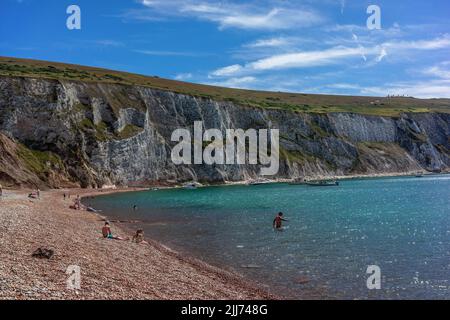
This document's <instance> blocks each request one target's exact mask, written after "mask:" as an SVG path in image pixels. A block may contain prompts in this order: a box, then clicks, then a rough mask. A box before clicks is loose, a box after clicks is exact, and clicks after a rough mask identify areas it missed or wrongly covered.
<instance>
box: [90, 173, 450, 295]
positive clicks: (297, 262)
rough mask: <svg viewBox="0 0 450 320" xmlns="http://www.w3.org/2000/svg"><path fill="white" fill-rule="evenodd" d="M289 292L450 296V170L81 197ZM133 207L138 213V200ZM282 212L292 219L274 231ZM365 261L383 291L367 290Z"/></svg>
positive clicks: (171, 244) (161, 238)
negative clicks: (312, 183) (311, 183)
mask: <svg viewBox="0 0 450 320" xmlns="http://www.w3.org/2000/svg"><path fill="white" fill-rule="evenodd" d="M85 202H86V203H90V204H91V205H92V206H94V207H96V208H99V209H103V210H104V211H105V212H106V214H107V215H108V216H110V217H112V218H113V217H115V218H118V217H119V218H121V219H138V220H140V221H142V222H141V223H139V226H140V227H143V228H144V230H145V232H146V235H147V236H148V237H151V238H154V239H157V240H159V241H160V242H162V243H164V244H166V245H168V246H169V247H172V248H174V249H176V250H179V251H181V252H184V253H188V254H190V255H193V256H195V257H198V258H200V259H202V260H204V261H207V262H209V263H211V264H213V265H217V266H220V267H224V268H227V269H231V270H234V271H237V272H239V273H241V274H243V275H245V276H247V277H248V278H249V279H254V280H256V281H258V282H260V283H262V284H264V285H266V286H268V287H269V288H270V289H271V290H272V291H274V292H276V293H278V294H282V295H285V296H287V297H290V298H329V299H335V298H336V299H343V298H344V299H354V298H356V299H411V298H419V299H423V298H426V299H450V176H448V175H436V176H427V177H423V178H414V177H398V178H381V179H367V180H363V179H362V180H348V181H342V183H341V186H339V187H323V188H321V187H308V186H301V185H298V186H293V185H288V184H271V185H260V186H224V187H207V188H200V189H197V190H185V189H172V190H158V191H145V192H135V193H124V194H118V195H111V196H100V197H97V198H94V199H89V200H87V201H85ZM133 205H137V206H138V209H137V210H136V211H133V210H132V206H133ZM278 211H283V212H284V213H285V218H287V219H289V222H287V223H286V224H285V226H286V229H285V230H284V231H283V232H279V231H274V230H273V229H272V220H273V218H274V217H275V214H276V213H277V212H278ZM133 227H136V228H137V227H138V226H133ZM369 265H377V266H379V267H380V268H381V276H382V279H381V290H368V289H367V285H366V280H367V278H368V277H369V275H368V274H366V271H367V267H368V266H369Z"/></svg>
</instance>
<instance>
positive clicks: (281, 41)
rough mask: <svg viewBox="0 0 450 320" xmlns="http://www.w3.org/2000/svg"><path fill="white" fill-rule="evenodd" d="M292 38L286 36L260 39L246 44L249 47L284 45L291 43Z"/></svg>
mask: <svg viewBox="0 0 450 320" xmlns="http://www.w3.org/2000/svg"><path fill="white" fill-rule="evenodd" d="M291 40H292V39H289V38H284V37H276V38H266V39H258V40H256V41H254V42H252V43H248V44H246V45H244V47H247V48H267V47H283V46H287V45H289V44H290V43H291Z"/></svg>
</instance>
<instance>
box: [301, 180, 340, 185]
mask: <svg viewBox="0 0 450 320" xmlns="http://www.w3.org/2000/svg"><path fill="white" fill-rule="evenodd" d="M305 184H306V185H308V186H311V187H337V186H339V181H336V180H332V181H330V180H319V181H308V182H305Z"/></svg>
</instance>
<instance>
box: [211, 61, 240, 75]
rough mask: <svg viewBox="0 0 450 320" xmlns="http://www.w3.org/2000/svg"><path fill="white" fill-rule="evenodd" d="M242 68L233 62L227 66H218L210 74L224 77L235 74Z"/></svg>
mask: <svg viewBox="0 0 450 320" xmlns="http://www.w3.org/2000/svg"><path fill="white" fill-rule="evenodd" d="M241 70H242V67H241V66H240V65H238V64H234V65H231V66H228V67H224V68H220V69H217V70H215V71H214V72H212V73H211V75H212V76H216V77H226V76H231V75H233V74H236V73H238V72H240V71H241Z"/></svg>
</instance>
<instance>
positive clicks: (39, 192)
mask: <svg viewBox="0 0 450 320" xmlns="http://www.w3.org/2000/svg"><path fill="white" fill-rule="evenodd" d="M36 196H37V198H38V199H39V200H40V199H41V190H39V188H38V189H37V190H36Z"/></svg>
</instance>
